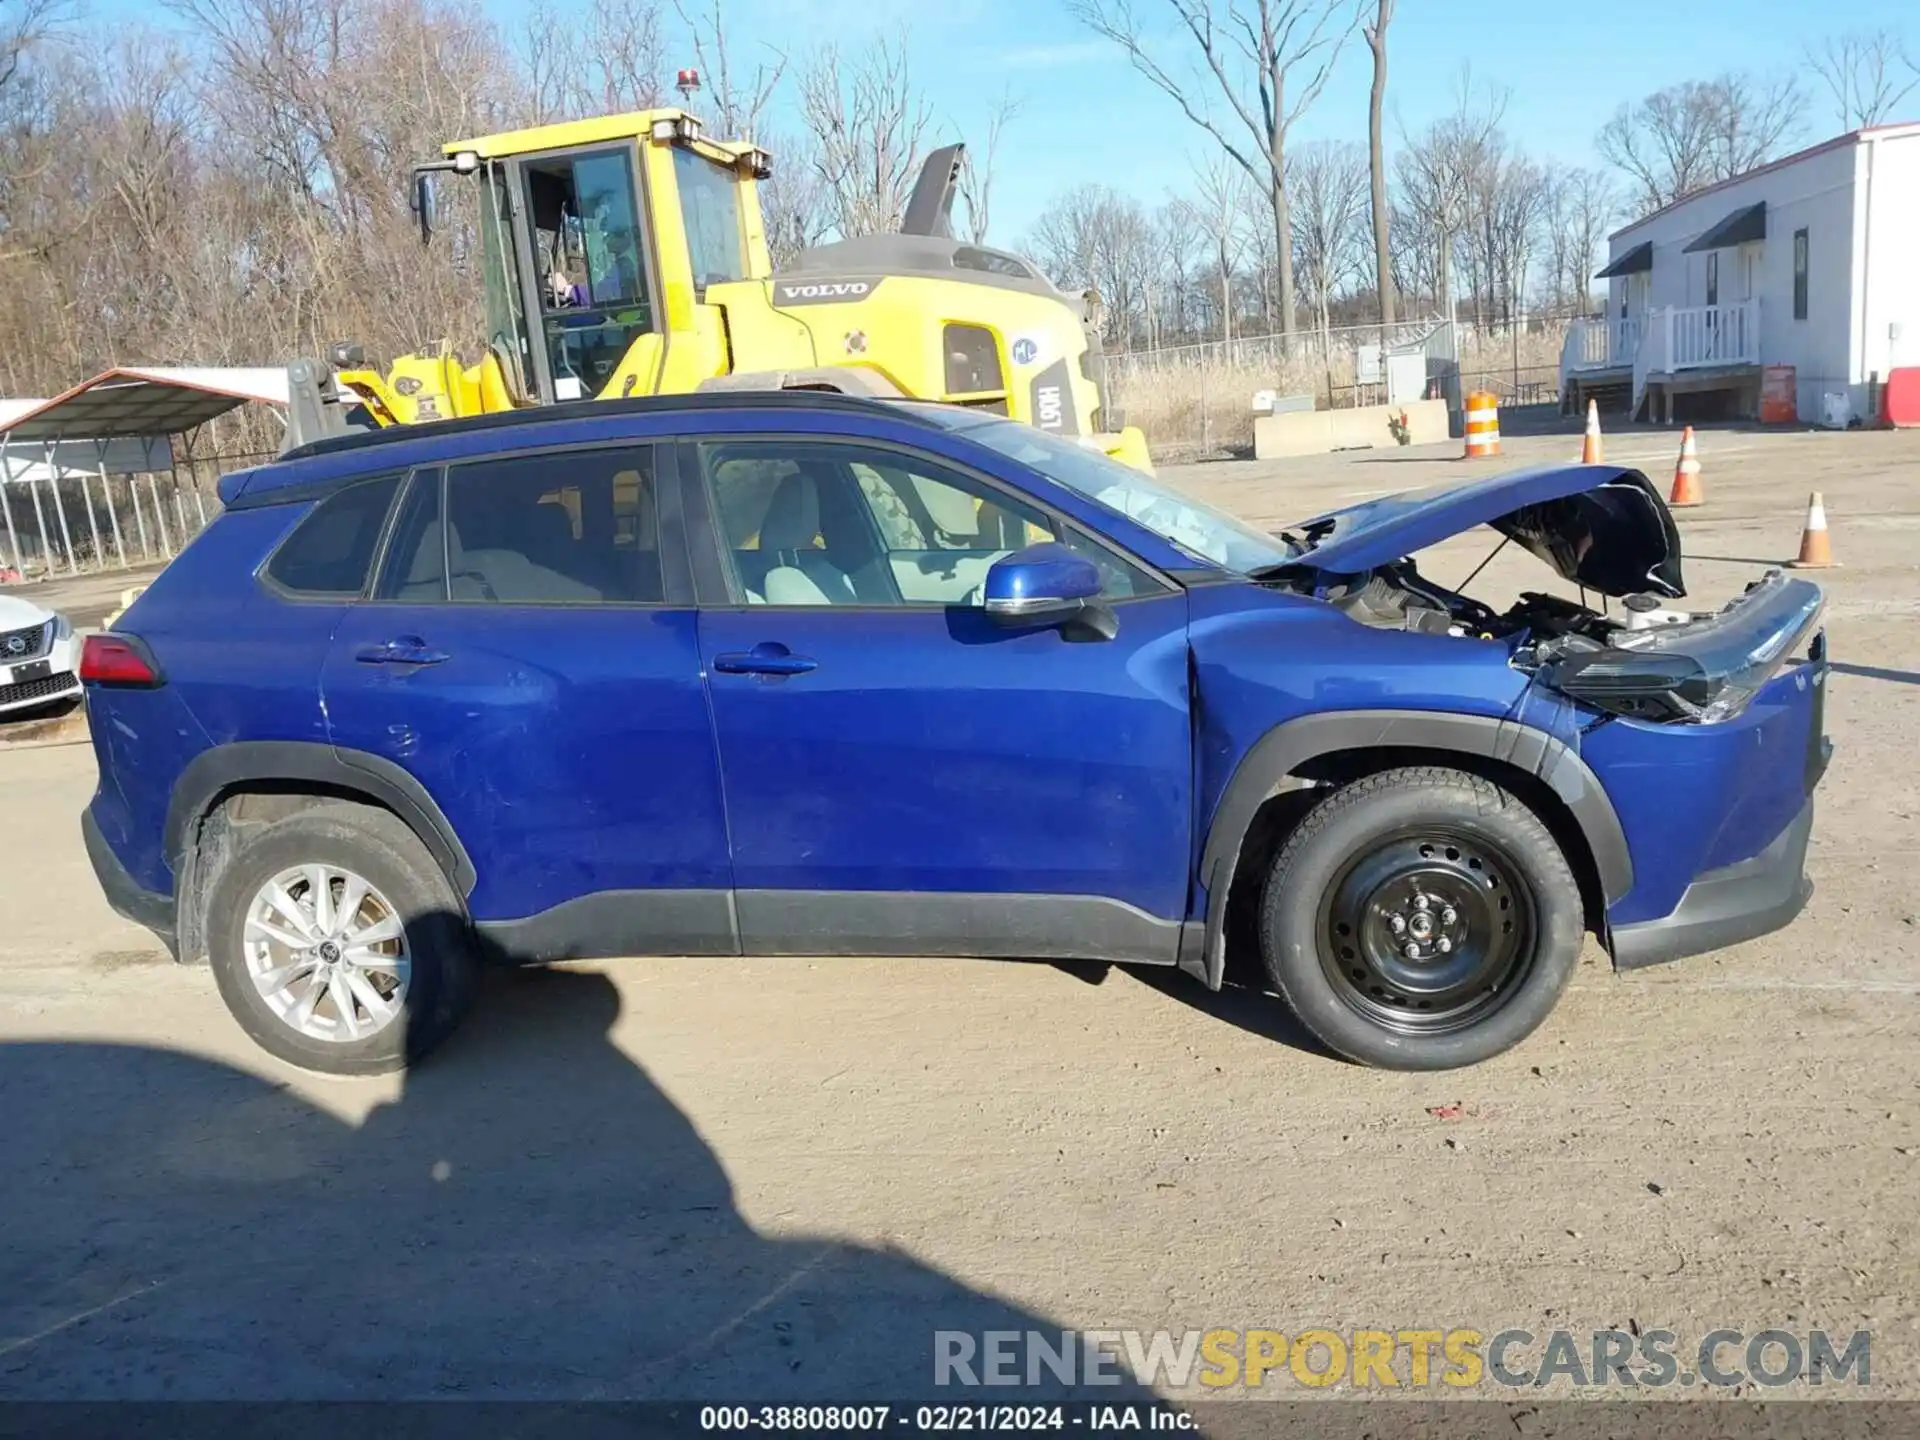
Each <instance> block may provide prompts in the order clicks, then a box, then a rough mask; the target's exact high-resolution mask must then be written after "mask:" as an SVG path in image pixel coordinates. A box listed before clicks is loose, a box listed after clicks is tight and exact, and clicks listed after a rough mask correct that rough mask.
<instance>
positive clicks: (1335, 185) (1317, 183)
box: [1287, 140, 1368, 346]
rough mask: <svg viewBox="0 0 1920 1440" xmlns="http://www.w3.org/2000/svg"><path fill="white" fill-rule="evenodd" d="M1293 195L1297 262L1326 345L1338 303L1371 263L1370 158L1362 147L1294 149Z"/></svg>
mask: <svg viewBox="0 0 1920 1440" xmlns="http://www.w3.org/2000/svg"><path fill="white" fill-rule="evenodd" d="M1287 181H1288V185H1289V187H1290V188H1291V189H1292V191H1293V253H1294V264H1295V266H1296V268H1297V269H1298V272H1299V274H1300V277H1301V280H1302V282H1303V283H1304V285H1305V287H1306V292H1307V299H1308V302H1309V303H1310V304H1311V305H1312V306H1313V307H1314V313H1315V319H1316V321H1317V322H1318V329H1319V331H1320V336H1321V344H1322V345H1323V346H1324V345H1325V344H1326V336H1327V332H1328V330H1329V329H1331V328H1332V324H1333V319H1332V312H1333V299H1334V296H1335V295H1336V294H1338V293H1339V292H1340V291H1342V290H1343V289H1345V288H1346V287H1347V286H1348V285H1349V284H1350V283H1351V282H1352V281H1353V280H1354V279H1355V278H1356V277H1357V276H1359V275H1360V274H1362V273H1364V271H1365V269H1366V260H1367V203H1368V196H1367V189H1368V175H1367V160H1366V156H1365V154H1364V153H1363V152H1362V151H1361V149H1360V147H1359V146H1357V145H1350V144H1345V143H1342V142H1340V141H1337V140H1319V141H1315V142H1313V143H1312V144H1309V145H1302V146H1300V147H1299V148H1298V149H1296V150H1295V151H1294V155H1293V166H1292V169H1291V170H1290V171H1289V173H1288V176H1287Z"/></svg>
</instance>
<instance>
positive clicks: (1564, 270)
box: [1542, 169, 1616, 310]
mask: <svg viewBox="0 0 1920 1440" xmlns="http://www.w3.org/2000/svg"><path fill="white" fill-rule="evenodd" d="M1615 204H1616V200H1615V195H1614V190H1613V182H1612V180H1611V179H1610V178H1609V177H1608V176H1607V175H1606V174H1605V173H1603V172H1601V171H1597V170H1587V169H1575V170H1568V171H1565V172H1563V173H1561V174H1560V175H1558V176H1557V177H1555V178H1554V179H1552V180H1551V181H1550V182H1549V184H1548V185H1547V188H1546V195H1545V197H1544V213H1543V217H1542V218H1543V221H1544V225H1545V230H1546V247H1547V298H1548V300H1549V301H1550V302H1551V303H1552V304H1554V305H1556V306H1570V307H1574V308H1577V309H1580V310H1586V309H1587V308H1588V307H1589V306H1590V305H1591V304H1592V301H1593V273H1594V262H1595V261H1596V260H1597V259H1598V258H1599V255H1600V251H1601V248H1602V246H1603V244H1604V242H1605V240H1606V238H1607V229H1608V226H1609V225H1610V224H1611V223H1612V220H1613V216H1614V210H1615Z"/></svg>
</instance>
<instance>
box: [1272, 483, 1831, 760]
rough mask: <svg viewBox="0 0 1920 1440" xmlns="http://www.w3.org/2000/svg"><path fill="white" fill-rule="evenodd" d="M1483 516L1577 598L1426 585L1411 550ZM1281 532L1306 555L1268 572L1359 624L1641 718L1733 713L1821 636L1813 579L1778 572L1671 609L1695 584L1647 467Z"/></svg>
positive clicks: (1352, 513) (1350, 515)
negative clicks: (1493, 646)
mask: <svg viewBox="0 0 1920 1440" xmlns="http://www.w3.org/2000/svg"><path fill="white" fill-rule="evenodd" d="M1476 524H1484V525H1486V526H1488V527H1489V528H1491V529H1492V530H1494V531H1495V532H1497V533H1498V534H1499V535H1500V536H1501V537H1502V540H1501V542H1500V545H1499V547H1496V551H1495V553H1498V549H1499V548H1504V547H1505V546H1506V545H1508V544H1517V545H1519V546H1520V547H1521V548H1522V549H1525V550H1527V551H1529V552H1531V553H1532V554H1534V555H1535V556H1537V557H1538V558H1539V559H1540V560H1541V561H1543V562H1544V563H1545V564H1546V565H1547V566H1548V567H1549V568H1551V569H1552V570H1553V571H1554V573H1555V574H1557V575H1558V576H1559V577H1560V578H1561V579H1563V580H1565V581H1568V582H1570V583H1572V584H1573V585H1575V586H1577V587H1578V588H1579V590H1580V593H1581V597H1582V599H1581V601H1574V600H1568V599H1565V598H1563V597H1561V596H1557V595H1550V594H1543V593H1538V592H1532V591H1529V592H1525V593H1523V594H1521V596H1520V597H1519V599H1518V601H1517V602H1516V603H1515V604H1513V605H1511V606H1509V607H1507V608H1506V609H1505V610H1502V611H1495V610H1493V609H1492V608H1490V607H1489V606H1487V605H1485V604H1483V603H1482V602H1481V601H1479V600H1477V599H1474V598H1473V597H1472V596H1470V595H1468V594H1466V593H1464V592H1465V589H1466V585H1463V586H1461V587H1460V589H1458V590H1454V589H1448V588H1446V587H1444V586H1441V585H1437V584H1435V583H1434V582H1432V581H1430V580H1428V579H1427V578H1426V577H1424V576H1422V575H1421V574H1420V572H1419V569H1418V567H1417V566H1416V564H1415V563H1414V561H1413V560H1412V559H1411V558H1409V557H1410V556H1411V554H1412V553H1413V551H1415V550H1418V549H1421V548H1424V547H1425V546H1427V545H1430V544H1433V543H1436V542H1437V541H1438V540H1441V539H1445V538H1447V537H1448V536H1449V535H1451V534H1453V533H1456V532H1457V531H1460V530H1464V529H1466V528H1468V527H1469V526H1471V525H1476ZM1287 538H1288V539H1289V540H1290V541H1291V542H1292V543H1293V544H1294V545H1295V546H1296V548H1297V549H1298V550H1299V552H1300V554H1299V558H1298V559H1297V560H1296V561H1294V562H1292V563H1291V564H1290V565H1287V566H1280V567H1274V569H1273V570H1272V571H1270V572H1269V574H1268V575H1267V576H1266V577H1263V578H1269V579H1281V578H1284V577H1287V576H1291V577H1292V578H1293V579H1294V580H1295V582H1296V583H1299V584H1301V585H1302V588H1305V589H1306V590H1308V591H1309V592H1310V593H1312V594H1314V595H1316V596H1317V597H1318V598H1320V599H1322V600H1325V601H1326V602H1327V603H1329V604H1331V605H1332V606H1334V608H1336V609H1338V610H1340V611H1341V612H1342V613H1344V614H1346V615H1347V616H1348V617H1349V618H1351V619H1354V620H1358V621H1360V622H1361V623H1363V624H1367V625H1371V626H1376V627H1381V628H1387V629H1405V630H1409V631H1414V632H1418V633H1426V634H1446V635H1450V636H1454V637H1457V638H1461V639H1472V640H1479V641H1493V642H1498V643H1500V644H1501V645H1503V646H1504V648H1505V649H1506V650H1507V651H1508V653H1509V656H1510V663H1511V664H1512V665H1513V666H1514V668H1516V669H1518V670H1521V671H1523V672H1525V673H1527V674H1529V675H1531V676H1533V677H1534V678H1535V680H1536V681H1537V682H1538V684H1540V685H1541V686H1544V687H1545V688H1546V689H1548V690H1550V691H1552V692H1555V693H1557V694H1559V695H1562V696H1565V697H1567V698H1568V699H1571V700H1575V701H1578V702H1580V703H1581V704H1582V705H1585V706H1590V707H1591V708H1592V709H1593V710H1595V711H1597V712H1600V713H1601V714H1603V715H1610V716H1625V717H1632V718H1636V719H1642V720H1652V721H1671V722H1680V723H1696V724H1710V723H1712V722H1715V721H1719V720H1725V719H1728V718H1731V717H1732V716H1734V715H1736V714H1738V713H1739V711H1740V710H1741V709H1742V708H1744V707H1745V706H1746V705H1747V704H1748V703H1749V702H1750V701H1751V700H1752V699H1753V697H1754V696H1755V695H1757V694H1758V693H1759V692H1760V690H1761V688H1762V687H1763V686H1764V685H1765V684H1766V683H1767V681H1768V680H1770V679H1771V678H1772V677H1773V676H1774V675H1775V674H1776V673H1778V671H1779V670H1780V668H1781V667H1782V666H1783V665H1785V664H1786V663H1788V661H1789V660H1790V659H1791V658H1792V657H1794V656H1795V655H1796V654H1798V653H1800V651H1801V649H1802V647H1803V642H1807V641H1809V640H1810V638H1811V637H1813V636H1814V635H1815V633H1816V632H1817V630H1818V627H1819V623H1820V616H1821V612H1822V609H1823V608H1824V605H1825V598H1824V596H1823V594H1822V592H1821V590H1820V587H1819V586H1817V585H1815V584H1813V583H1812V582H1810V581H1807V580H1802V579H1796V578H1790V577H1789V576H1787V575H1786V574H1785V573H1784V572H1782V571H1779V570H1772V571H1769V572H1768V573H1767V574H1766V575H1765V576H1764V577H1763V578H1761V579H1759V580H1756V581H1755V582H1753V583H1752V584H1751V585H1749V586H1748V587H1747V590H1746V592H1745V593H1744V594H1742V595H1741V596H1739V597H1738V598H1737V599H1735V600H1733V601H1732V602H1730V603H1729V604H1727V605H1725V606H1723V607H1721V608H1720V609H1718V610H1715V611H1708V612H1702V611H1687V610H1681V609H1677V608H1674V607H1673V606H1672V605H1671V603H1670V602H1672V601H1675V600H1678V599H1680V598H1682V597H1684V596H1685V594H1686V588H1685V582H1684V579H1683V577H1682V573H1681V566H1680V537H1679V532H1678V530H1677V529H1676V528H1675V526H1674V523H1673V516H1672V514H1671V513H1670V512H1669V511H1668V509H1667V506H1666V504H1665V503H1664V502H1663V501H1662V500H1661V498H1660V495H1659V492H1658V491H1657V490H1656V489H1655V488H1654V487H1653V485H1652V483H1651V482H1650V481H1649V480H1648V479H1647V478H1646V476H1644V475H1642V474H1641V473H1640V472H1639V471H1637V470H1629V469H1622V468H1613V467H1604V466H1590V465H1579V466H1561V467H1552V468H1547V469H1540V470H1529V471H1520V472H1517V473H1514V474H1510V475H1503V476H1499V477H1497V478H1495V479H1494V480H1492V481H1488V482H1485V483H1484V484H1481V485H1475V486H1465V487H1461V488H1459V489H1457V490H1450V491H1446V492H1442V493H1440V494H1437V495H1433V496H1423V495H1418V494H1416V495H1410V496H1395V497H1390V498H1389V499H1387V500H1383V501H1376V502H1373V503H1372V504H1370V505H1366V506H1357V507H1354V508H1353V509H1350V510H1342V511H1336V512H1333V513H1332V514H1328V515H1323V516H1320V517H1317V518H1315V519H1313V520H1309V521H1307V522H1306V523H1305V524H1303V525H1302V526H1300V527H1299V528H1298V531H1297V532H1289V534H1288V536H1287ZM1390 551H1391V552H1398V553H1395V554H1393V555H1392V556H1391V558H1388V552H1390ZM1491 558H1492V556H1491V555H1490V556H1489V557H1488V559H1491ZM1480 568H1484V563H1483V566H1482V567H1480ZM1478 573H1479V569H1476V570H1475V572H1474V574H1475V575H1477V574H1478ZM1472 578H1473V577H1472V576H1470V577H1469V578H1468V581H1467V584H1471V583H1472ZM1589 596H1591V597H1595V598H1596V599H1598V600H1599V608H1597V609H1596V608H1594V607H1593V606H1592V605H1589V604H1587V603H1584V601H1585V600H1586V598H1587V597H1589ZM1610 600H1617V601H1619V602H1620V607H1619V609H1618V611H1615V610H1614V609H1613V607H1612V606H1611V605H1610V604H1609V603H1608V602H1609V601H1610ZM1812 658H1815V659H1818V658H1820V657H1819V656H1814V657H1812Z"/></svg>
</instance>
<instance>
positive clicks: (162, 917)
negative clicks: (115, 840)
mask: <svg viewBox="0 0 1920 1440" xmlns="http://www.w3.org/2000/svg"><path fill="white" fill-rule="evenodd" d="M80 838H81V839H82V841H84V842H85V844H86V847H87V859H88V861H90V862H91V863H92V865H93V873H94V878H96V879H97V880H99V882H100V888H101V890H102V891H104V892H105V894H106V897H107V904H109V905H111V906H112V907H113V910H114V913H115V914H117V915H124V916H125V917H126V918H127V919H129V920H131V921H133V922H134V923H135V924H136V925H144V926H146V927H147V929H149V930H151V931H152V932H153V933H154V934H155V935H157V936H159V937H160V940H161V941H162V943H164V944H165V945H166V947H167V950H168V951H169V952H170V953H173V952H175V951H176V943H175V940H174V912H173V897H172V896H170V895H158V894H155V893H154V892H153V891H151V890H148V889H145V888H143V887H142V886H141V884H140V882H139V881H138V880H135V879H134V878H133V876H131V875H129V874H128V873H127V867H126V866H124V865H122V864H121V863H120V857H119V856H118V855H116V854H114V853H113V847H112V846H111V845H109V844H107V837H106V836H104V835H102V834H101V833H100V826H99V824H98V822H97V821H95V820H94V818H93V812H92V811H91V810H83V811H81V812H80Z"/></svg>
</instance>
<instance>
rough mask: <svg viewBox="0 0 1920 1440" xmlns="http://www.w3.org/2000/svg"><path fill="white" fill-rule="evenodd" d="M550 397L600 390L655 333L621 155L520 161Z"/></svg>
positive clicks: (621, 151) (619, 151)
mask: <svg viewBox="0 0 1920 1440" xmlns="http://www.w3.org/2000/svg"><path fill="white" fill-rule="evenodd" d="M523 173H524V176H525V182H526V191H527V206H528V211H529V213H530V214H531V216H532V218H533V241H534V244H533V248H534V263H535V264H536V265H537V266H538V267H539V276H540V283H539V287H538V288H539V293H540V306H541V333H542V336H543V340H544V343H545V346H546V352H547V365H548V369H549V371H550V373H551V375H552V378H553V398H554V399H556V400H581V399H585V398H587V397H589V396H594V395H598V394H599V393H600V392H601V391H602V390H604V389H605V388H606V386H607V384H608V382H609V381H610V380H611V379H612V378H613V374H614V372H615V371H616V370H617V369H618V368H619V366H620V362H621V361H622V360H623V359H624V358H625V357H626V353H627V350H628V347H630V346H631V345H632V344H633V341H634V339H635V338H636V337H637V336H640V335H644V334H646V333H648V332H650V331H651V330H652V329H653V328H654V321H653V306H652V303H651V301H650V298H649V295H648V291H647V250H646V240H645V233H644V231H643V229H642V227H641V224H640V208H639V204H638V200H637V196H636V192H635V188H634V179H633V161H632V155H631V151H630V147H627V146H619V147H615V148H612V149H607V150H590V151H582V152H578V153H575V154H569V155H555V156H550V157H547V158H543V159H536V160H529V161H527V162H525V165H524V167H523Z"/></svg>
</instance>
